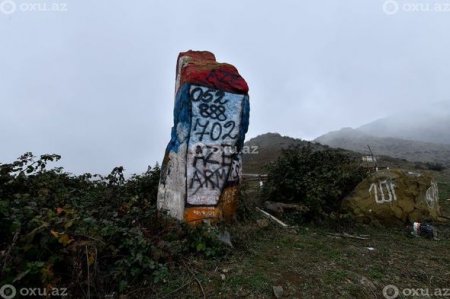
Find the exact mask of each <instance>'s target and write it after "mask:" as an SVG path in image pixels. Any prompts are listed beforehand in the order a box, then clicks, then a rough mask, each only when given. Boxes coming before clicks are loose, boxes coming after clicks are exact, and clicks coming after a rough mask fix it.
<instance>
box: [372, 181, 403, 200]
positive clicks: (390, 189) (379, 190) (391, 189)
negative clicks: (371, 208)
mask: <svg viewBox="0 0 450 299" xmlns="http://www.w3.org/2000/svg"><path fill="white" fill-rule="evenodd" d="M383 186H384V188H383ZM384 190H386V194H385V191H384ZM372 192H373V193H374V198H375V202H376V203H379V204H382V203H388V202H392V201H396V200H397V195H396V194H395V184H394V183H393V182H392V181H390V180H384V181H379V182H378V184H376V183H372V184H371V185H370V188H369V193H370V194H372ZM378 194H380V197H378Z"/></svg>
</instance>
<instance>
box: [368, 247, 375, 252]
mask: <svg viewBox="0 0 450 299" xmlns="http://www.w3.org/2000/svg"><path fill="white" fill-rule="evenodd" d="M367 249H368V250H369V251H374V250H375V248H373V247H367Z"/></svg>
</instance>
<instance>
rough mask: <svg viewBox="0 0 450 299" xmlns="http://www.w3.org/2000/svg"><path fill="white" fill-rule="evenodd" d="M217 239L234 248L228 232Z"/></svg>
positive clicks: (220, 234) (221, 233)
mask: <svg viewBox="0 0 450 299" xmlns="http://www.w3.org/2000/svg"><path fill="white" fill-rule="evenodd" d="M217 238H218V239H219V241H221V242H222V243H224V244H226V245H228V246H230V247H231V248H233V247H234V246H233V243H231V236H230V233H229V232H228V231H224V232H220V233H219V235H218V236H217Z"/></svg>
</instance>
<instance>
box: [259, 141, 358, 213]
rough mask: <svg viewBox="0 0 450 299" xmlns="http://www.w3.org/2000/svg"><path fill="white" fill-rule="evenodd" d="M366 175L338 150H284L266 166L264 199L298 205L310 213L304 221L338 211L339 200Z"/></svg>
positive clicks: (307, 148) (293, 148) (308, 148)
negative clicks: (266, 176) (301, 205)
mask: <svg viewBox="0 0 450 299" xmlns="http://www.w3.org/2000/svg"><path fill="white" fill-rule="evenodd" d="M365 175H366V170H365V169H363V168H362V167H361V166H360V164H359V163H358V162H357V161H356V160H355V159H354V158H352V157H350V156H349V155H348V154H345V153H343V152H341V151H338V150H332V149H326V150H314V149H313V148H312V147H311V146H304V147H292V148H290V149H287V150H284V151H283V153H282V155H281V156H280V157H279V158H278V160H277V161H276V162H274V163H271V164H269V166H268V180H267V183H266V184H265V185H264V196H265V197H266V199H268V200H276V201H280V202H286V203H300V204H303V205H305V206H306V207H307V208H308V209H309V211H308V212H307V213H306V214H305V215H303V220H305V221H309V220H312V219H320V218H323V216H324V215H330V214H331V213H332V212H335V211H337V210H338V209H339V207H340V205H341V201H342V199H343V198H344V196H346V195H347V194H348V193H349V192H351V191H352V190H353V189H354V187H355V186H356V185H357V184H358V183H359V182H361V181H362V180H363V179H364V177H365Z"/></svg>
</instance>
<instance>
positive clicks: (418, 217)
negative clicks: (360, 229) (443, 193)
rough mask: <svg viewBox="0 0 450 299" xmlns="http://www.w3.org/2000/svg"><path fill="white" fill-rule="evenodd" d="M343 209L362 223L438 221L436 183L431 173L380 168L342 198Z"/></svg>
mask: <svg viewBox="0 0 450 299" xmlns="http://www.w3.org/2000/svg"><path fill="white" fill-rule="evenodd" d="M343 207H344V209H346V210H348V211H350V212H351V213H352V214H353V215H354V216H355V217H356V219H357V220H360V221H362V222H366V223H368V222H378V223H381V224H404V223H413V222H416V221H417V222H422V221H427V220H438V219H439V217H440V210H439V193H438V186H437V183H436V182H435V181H434V179H433V177H432V176H431V175H430V174H428V173H417V172H409V171H403V170H398V169H396V170H380V171H378V172H376V173H374V174H373V175H371V176H370V177H368V178H367V179H365V180H364V181H363V182H361V183H360V184H359V185H358V186H357V187H356V188H355V190H354V191H353V192H352V193H351V194H350V195H349V196H348V197H347V198H346V199H344V201H343Z"/></svg>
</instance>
